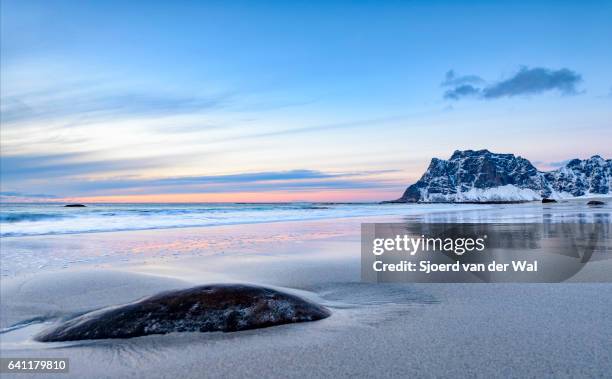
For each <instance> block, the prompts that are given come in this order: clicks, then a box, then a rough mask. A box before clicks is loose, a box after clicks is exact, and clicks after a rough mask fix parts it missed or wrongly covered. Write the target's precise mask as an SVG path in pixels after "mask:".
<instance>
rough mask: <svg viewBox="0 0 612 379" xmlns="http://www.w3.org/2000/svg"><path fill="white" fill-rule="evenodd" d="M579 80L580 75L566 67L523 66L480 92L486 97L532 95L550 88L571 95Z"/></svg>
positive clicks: (580, 79) (580, 78) (574, 91)
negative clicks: (513, 73) (508, 76)
mask: <svg viewBox="0 0 612 379" xmlns="http://www.w3.org/2000/svg"><path fill="white" fill-rule="evenodd" d="M580 81H582V77H581V76H580V75H579V74H578V73H576V72H575V71H572V70H568V69H567V68H563V69H561V70H549V69H546V68H541V67H536V68H531V69H530V68H527V67H523V68H521V69H520V70H519V72H517V73H516V75H514V76H513V77H511V78H509V79H506V80H502V81H501V82H498V83H495V84H493V85H491V86H489V87H486V88H484V89H483V91H482V93H483V97H484V98H486V99H495V98H498V97H511V96H520V95H533V94H538V93H542V92H546V91H552V90H557V91H559V92H561V93H562V94H564V95H572V94H575V93H576V92H577V91H576V85H577V84H578V83H580Z"/></svg>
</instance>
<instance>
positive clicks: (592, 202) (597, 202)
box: [587, 200, 605, 205]
mask: <svg viewBox="0 0 612 379" xmlns="http://www.w3.org/2000/svg"><path fill="white" fill-rule="evenodd" d="M604 204H605V203H604V202H603V201H599V200H591V201H589V202H588V203H587V205H604Z"/></svg>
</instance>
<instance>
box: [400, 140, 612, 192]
mask: <svg viewBox="0 0 612 379" xmlns="http://www.w3.org/2000/svg"><path fill="white" fill-rule="evenodd" d="M609 194H612V160H610V159H607V160H606V159H603V158H602V157H600V156H598V155H595V156H593V157H591V158H589V159H585V160H580V159H574V160H572V161H570V162H569V163H567V165H566V166H564V167H562V168H560V169H557V170H554V171H549V172H542V171H538V170H537V169H536V168H535V167H534V166H533V165H532V164H531V162H529V161H528V160H527V159H525V158H522V157H519V156H515V155H514V154H496V153H492V152H490V151H488V150H476V151H475V150H465V151H459V150H457V151H455V152H454V153H453V155H452V156H451V157H450V159H449V160H442V159H438V158H433V159H432V160H431V163H430V164H429V167H428V168H427V171H426V172H425V174H423V176H422V177H421V179H420V180H419V181H418V182H416V183H415V184H413V185H411V186H410V187H408V188H407V189H406V191H405V192H404V194H403V196H402V197H401V198H400V199H398V200H396V201H397V202H406V203H408V202H516V201H532V200H541V199H543V198H553V199H558V198H568V197H576V196H584V195H609Z"/></svg>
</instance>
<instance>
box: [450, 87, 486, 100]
mask: <svg viewBox="0 0 612 379" xmlns="http://www.w3.org/2000/svg"><path fill="white" fill-rule="evenodd" d="M478 95H480V89H479V88H476V87H474V86H472V85H470V84H463V85H460V86H458V87H455V88H452V89H449V90H447V91H446V92H444V98H445V99H451V100H459V99H461V98H463V97H469V96H478Z"/></svg>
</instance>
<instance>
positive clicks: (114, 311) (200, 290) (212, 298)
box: [36, 284, 331, 342]
mask: <svg viewBox="0 0 612 379" xmlns="http://www.w3.org/2000/svg"><path fill="white" fill-rule="evenodd" d="M330 315H331V312H330V311H329V310H328V309H327V308H325V307H323V306H321V305H318V304H315V303H313V302H311V301H308V300H305V299H302V298H300V297H298V296H295V295H291V294H287V293H283V292H280V291H277V290H274V289H270V288H265V287H258V286H251V285H241V284H216V285H205V286H199V287H194V288H189V289H184V290H177V291H169V292H163V293H160V294H157V295H154V296H151V297H148V298H145V299H142V300H139V301H136V302H133V303H130V304H125V305H119V306H114V307H108V308H104V309H100V310H97V311H93V312H89V313H86V314H83V315H81V316H78V317H75V318H73V319H70V320H68V321H66V322H64V323H62V324H60V325H58V326H55V327H52V328H50V329H47V330H45V331H43V332H42V333H40V334H39V335H37V336H36V340H38V341H41V342H58V341H76V340H88V339H104V338H130V337H139V336H145V335H149V334H166V333H172V332H216V331H221V332H234V331H240V330H247V329H256V328H265V327H269V326H274V325H282V324H288V323H296V322H304V321H315V320H320V319H324V318H326V317H329V316H330Z"/></svg>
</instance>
